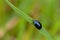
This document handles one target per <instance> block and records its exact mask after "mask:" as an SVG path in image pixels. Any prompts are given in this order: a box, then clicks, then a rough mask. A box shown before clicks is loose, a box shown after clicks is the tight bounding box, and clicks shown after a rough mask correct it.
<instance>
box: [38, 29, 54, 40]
mask: <svg viewBox="0 0 60 40" xmlns="http://www.w3.org/2000/svg"><path fill="white" fill-rule="evenodd" d="M38 31H39V32H40V33H41V34H43V35H44V36H45V37H46V38H47V40H53V38H52V37H51V36H50V34H49V33H48V32H47V30H45V28H42V29H41V30H38Z"/></svg>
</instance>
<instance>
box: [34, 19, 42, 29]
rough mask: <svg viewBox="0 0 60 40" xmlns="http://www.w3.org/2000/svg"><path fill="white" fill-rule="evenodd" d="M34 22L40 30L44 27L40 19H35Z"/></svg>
mask: <svg viewBox="0 0 60 40" xmlns="http://www.w3.org/2000/svg"><path fill="white" fill-rule="evenodd" d="M33 24H34V26H35V27H36V28H37V29H39V30H40V29H41V28H42V24H41V23H40V22H39V21H38V20H33Z"/></svg>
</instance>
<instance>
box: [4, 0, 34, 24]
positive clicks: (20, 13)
mask: <svg viewBox="0 0 60 40" xmlns="http://www.w3.org/2000/svg"><path fill="white" fill-rule="evenodd" d="M5 1H6V3H7V4H8V5H9V6H10V7H11V8H12V9H13V10H14V11H15V12H16V13H18V14H19V15H21V16H22V17H23V18H25V19H26V20H27V21H28V22H29V23H32V21H33V19H32V18H31V17H29V16H28V15H27V14H25V13H24V12H23V11H21V10H19V9H18V8H16V7H15V6H14V5H13V4H12V3H10V2H9V1H8V0H5Z"/></svg>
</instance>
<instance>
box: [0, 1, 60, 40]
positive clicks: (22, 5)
mask: <svg viewBox="0 0 60 40" xmlns="http://www.w3.org/2000/svg"><path fill="white" fill-rule="evenodd" d="M9 1H10V2H11V3H12V4H13V5H15V6H16V7H17V8H18V9H20V10H22V11H23V12H24V13H26V14H28V15H29V16H31V17H32V18H33V19H37V20H39V21H40V22H41V23H42V25H43V27H44V28H45V29H46V30H47V31H48V33H50V34H51V36H52V38H53V39H54V40H60V4H59V2H60V1H59V0H9ZM2 30H3V31H2ZM43 34H44V33H43ZM1 35H2V36H1ZM46 35H47V34H46ZM0 39H1V40H14V39H15V40H47V38H46V37H44V35H42V34H40V33H39V32H38V30H37V29H36V28H35V27H33V25H31V24H29V23H28V22H27V21H26V20H25V19H24V18H23V17H21V16H20V15H18V14H17V13H16V12H15V11H14V10H13V9H12V8H11V7H10V6H9V5H8V4H7V3H6V2H5V1H4V0H0Z"/></svg>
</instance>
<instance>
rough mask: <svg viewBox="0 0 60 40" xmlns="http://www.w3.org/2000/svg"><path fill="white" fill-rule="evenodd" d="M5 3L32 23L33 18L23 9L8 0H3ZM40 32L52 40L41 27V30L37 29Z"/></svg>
mask: <svg viewBox="0 0 60 40" xmlns="http://www.w3.org/2000/svg"><path fill="white" fill-rule="evenodd" d="M5 1H6V3H7V4H8V5H9V6H10V7H11V8H12V9H13V10H14V11H15V12H16V13H18V14H19V15H21V16H22V17H23V18H25V19H26V20H27V21H28V22H29V23H31V24H33V19H32V18H31V17H29V16H28V15H27V14H25V13H24V12H23V11H21V10H19V9H18V8H16V7H15V6H14V5H13V4H12V3H10V2H9V1H8V0H5ZM38 31H39V32H40V33H41V34H43V35H44V36H45V37H47V38H48V40H53V39H52V37H51V36H50V35H49V33H48V32H47V31H46V30H45V29H44V28H42V29H41V30H38Z"/></svg>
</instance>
